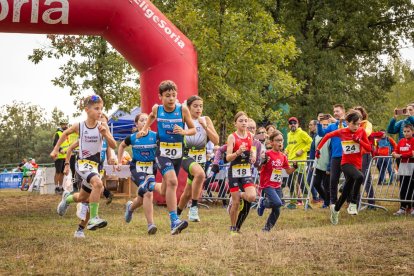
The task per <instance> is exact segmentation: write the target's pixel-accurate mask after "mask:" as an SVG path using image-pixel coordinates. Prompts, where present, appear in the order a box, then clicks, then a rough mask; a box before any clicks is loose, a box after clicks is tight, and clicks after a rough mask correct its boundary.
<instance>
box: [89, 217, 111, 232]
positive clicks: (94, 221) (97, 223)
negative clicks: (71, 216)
mask: <svg viewBox="0 0 414 276" xmlns="http://www.w3.org/2000/svg"><path fill="white" fill-rule="evenodd" d="M107 225H108V222H107V221H106V220H104V219H101V218H99V217H94V218H91V219H90V220H89V222H88V226H87V228H88V230H92V231H94V230H96V229H98V228H104V227H105V226H107Z"/></svg>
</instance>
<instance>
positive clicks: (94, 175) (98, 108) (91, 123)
mask: <svg viewBox="0 0 414 276" xmlns="http://www.w3.org/2000/svg"><path fill="white" fill-rule="evenodd" d="M84 107H85V112H86V114H87V119H86V121H84V122H81V123H76V124H74V125H73V126H71V127H70V128H68V129H67V130H65V131H64V132H63V133H62V135H61V137H60V138H59V141H58V142H57V143H56V145H55V148H54V149H53V151H52V152H51V153H50V156H51V157H52V158H53V159H55V158H56V157H57V155H58V153H59V147H60V145H61V143H62V142H63V141H65V139H66V138H67V136H68V135H70V134H72V133H74V132H76V133H78V134H79V148H80V150H79V156H78V160H77V162H76V172H77V173H78V174H79V175H80V176H81V178H82V179H83V180H85V181H83V182H82V188H81V191H80V192H79V193H75V194H73V195H70V193H68V192H65V193H63V195H62V201H61V202H60V203H59V205H58V207H57V212H58V214H59V215H60V216H63V215H64V214H65V213H66V210H67V209H68V207H69V204H71V203H74V202H86V201H89V210H90V217H91V219H90V220H89V222H88V226H87V229H88V230H96V229H98V228H103V227H105V226H106V225H107V222H106V220H103V219H101V218H99V216H98V209H99V198H100V195H101V193H102V189H103V184H102V180H101V178H100V176H99V171H98V166H99V163H100V155H101V149H102V141H103V139H104V138H105V139H106V140H107V142H108V146H109V147H111V148H115V147H116V142H115V140H114V138H113V137H112V135H111V133H110V132H109V128H108V126H107V124H105V123H102V122H100V121H99V119H100V118H101V116H102V108H103V101H102V99H101V98H100V97H99V96H98V95H92V96H88V97H87V98H86V99H85V101H84ZM65 166H69V163H65Z"/></svg>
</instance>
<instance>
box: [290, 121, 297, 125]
mask: <svg viewBox="0 0 414 276" xmlns="http://www.w3.org/2000/svg"><path fill="white" fill-rule="evenodd" d="M297 124H298V122H296V121H290V122H289V125H297Z"/></svg>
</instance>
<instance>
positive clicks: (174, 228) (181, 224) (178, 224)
mask: <svg viewBox="0 0 414 276" xmlns="http://www.w3.org/2000/svg"><path fill="white" fill-rule="evenodd" d="M187 227H188V222H187V221H186V220H180V219H176V220H175V221H174V222H171V235H177V234H180V233H181V231H183V230H184V229H185V228H187Z"/></svg>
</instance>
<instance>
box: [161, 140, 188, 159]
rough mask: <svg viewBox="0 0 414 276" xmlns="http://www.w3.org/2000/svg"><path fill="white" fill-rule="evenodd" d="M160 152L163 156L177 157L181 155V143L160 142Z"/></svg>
mask: <svg viewBox="0 0 414 276" xmlns="http://www.w3.org/2000/svg"><path fill="white" fill-rule="evenodd" d="M160 152H161V156H163V157H168V158H171V159H179V158H181V157H182V156H183V144H182V143H166V142H161V143H160Z"/></svg>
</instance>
